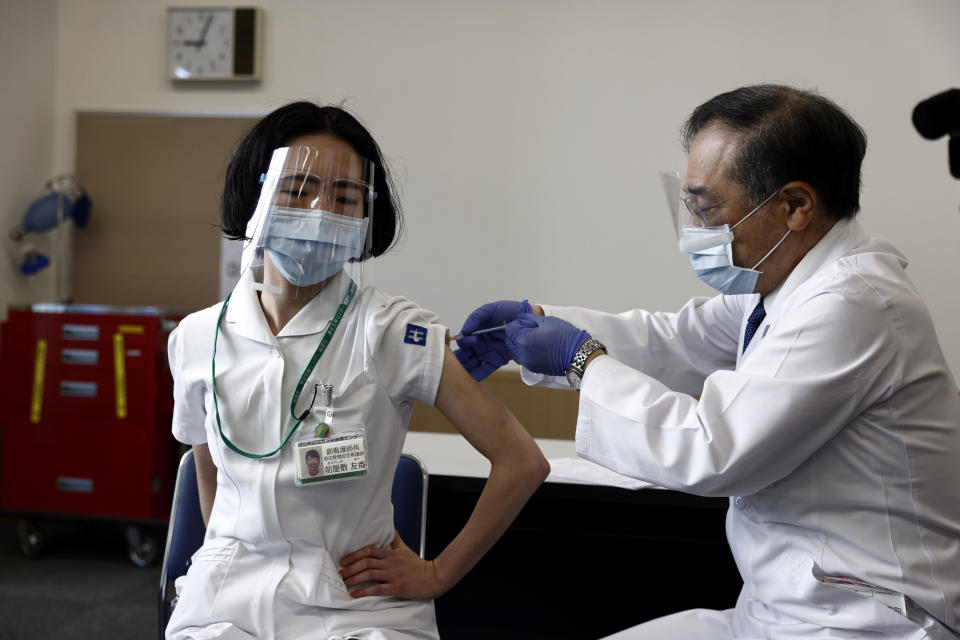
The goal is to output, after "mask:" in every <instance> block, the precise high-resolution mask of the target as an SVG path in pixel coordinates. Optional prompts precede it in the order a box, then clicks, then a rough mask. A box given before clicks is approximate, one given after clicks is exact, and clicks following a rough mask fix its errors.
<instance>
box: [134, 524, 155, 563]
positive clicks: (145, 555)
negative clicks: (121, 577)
mask: <svg viewBox="0 0 960 640" xmlns="http://www.w3.org/2000/svg"><path fill="white" fill-rule="evenodd" d="M126 534H127V551H128V553H129V554H130V561H131V562H133V564H135V565H137V566H138V567H147V566H149V565H151V564H153V561H154V560H156V559H157V551H158V548H159V544H158V543H157V539H156V538H155V537H154V536H153V535H152V534H150V533H147V532H145V531H143V530H142V529H140V527H133V526H130V527H127V530H126Z"/></svg>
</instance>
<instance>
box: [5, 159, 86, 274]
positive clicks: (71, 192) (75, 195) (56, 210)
mask: <svg viewBox="0 0 960 640" xmlns="http://www.w3.org/2000/svg"><path fill="white" fill-rule="evenodd" d="M89 219H90V197H89V196H88V195H87V193H86V192H85V191H84V190H83V187H81V186H80V185H79V184H77V182H76V180H74V178H73V176H71V175H59V176H56V177H54V178H52V179H50V180H49V181H47V184H46V186H45V193H44V194H43V195H42V196H40V197H39V198H37V199H36V200H34V201H33V202H32V203H31V204H30V206H29V207H27V211H26V213H25V214H24V216H23V221H22V222H21V223H20V226H19V227H17V228H15V229H13V230H12V231H11V232H10V239H11V240H13V241H14V242H15V243H17V244H18V245H20V255H19V258H18V264H17V269H18V270H19V271H20V273H22V274H23V275H33V274H35V273H37V272H38V271H41V270H42V269H44V268H45V267H47V266H48V265H49V264H50V258H49V257H48V256H47V255H45V254H43V253H41V252H40V251H38V250H37V249H35V248H34V247H33V245H32V244H30V243H29V242H27V241H25V236H26V234H28V233H35V234H40V233H45V232H47V231H51V230H58V231H60V230H61V228H62V225H63V224H65V223H66V222H67V221H69V220H72V221H73V223H74V224H75V225H76V226H77V227H84V226H85V225H86V224H87V221H88V220H89ZM60 242H61V240H60V238H59V237H58V239H57V245H56V249H57V254H58V257H62V255H63V247H62V246H61V244H60Z"/></svg>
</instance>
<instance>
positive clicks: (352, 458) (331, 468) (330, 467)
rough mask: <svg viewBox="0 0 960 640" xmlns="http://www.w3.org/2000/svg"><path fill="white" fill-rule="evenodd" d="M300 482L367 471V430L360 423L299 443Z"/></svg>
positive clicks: (358, 475)
mask: <svg viewBox="0 0 960 640" xmlns="http://www.w3.org/2000/svg"><path fill="white" fill-rule="evenodd" d="M295 453H296V457H297V480H296V482H297V486H298V487H305V486H308V485H312V484H317V483H320V482H332V481H335V480H349V479H352V478H361V477H364V476H366V475H367V430H366V429H364V428H362V427H358V428H355V429H351V430H349V431H345V432H343V433H338V434H336V435H332V436H330V437H328V438H311V439H309V440H300V441H299V442H297V443H296V447H295Z"/></svg>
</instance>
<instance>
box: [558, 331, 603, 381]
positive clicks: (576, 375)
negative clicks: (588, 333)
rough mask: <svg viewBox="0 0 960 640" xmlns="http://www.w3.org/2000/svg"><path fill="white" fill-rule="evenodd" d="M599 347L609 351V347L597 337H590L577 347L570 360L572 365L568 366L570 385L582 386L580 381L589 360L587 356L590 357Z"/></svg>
mask: <svg viewBox="0 0 960 640" xmlns="http://www.w3.org/2000/svg"><path fill="white" fill-rule="evenodd" d="M597 349H601V350H603V352H604V353H606V352H607V348H606V347H605V346H603V343H602V342H600V341H599V340H597V339H595V338H590V339H589V340H587V341H586V342H584V343H583V344H582V345H580V348H579V349H577V352H576V353H575V354H573V360H572V361H571V362H570V366H569V367H567V382H569V383H570V386H571V387H572V388H574V389H579V388H580V383H581V381H582V380H583V367H584V365H585V364H586V362H587V358H589V357H590V354H592V353H593V352H594V351H596V350H597Z"/></svg>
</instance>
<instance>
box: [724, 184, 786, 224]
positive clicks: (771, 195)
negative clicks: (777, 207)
mask: <svg viewBox="0 0 960 640" xmlns="http://www.w3.org/2000/svg"><path fill="white" fill-rule="evenodd" d="M775 195H777V192H776V191H774V192H773V193H771V194H770V195H768V196H767V199H766V200H764V201H763V202H761V203H760V204H758V205H757V206H756V207H755V208H754V210H753V211H751V212H750V213H748V214H747V215H745V216H743V217H742V218H740V220H738V221H737V224H735V225H733V226H732V227H730V230H731V231H733V230H734V229H736V228H737V227H738V226H739V225H740V223H741V222H743V221H744V220H746V219H747V218H749V217H750V216H752V215H753V214H755V213H756V212H757V211H760V207H762V206H763V205H765V204H767V203H768V202H770V198H772V197H773V196H775Z"/></svg>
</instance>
